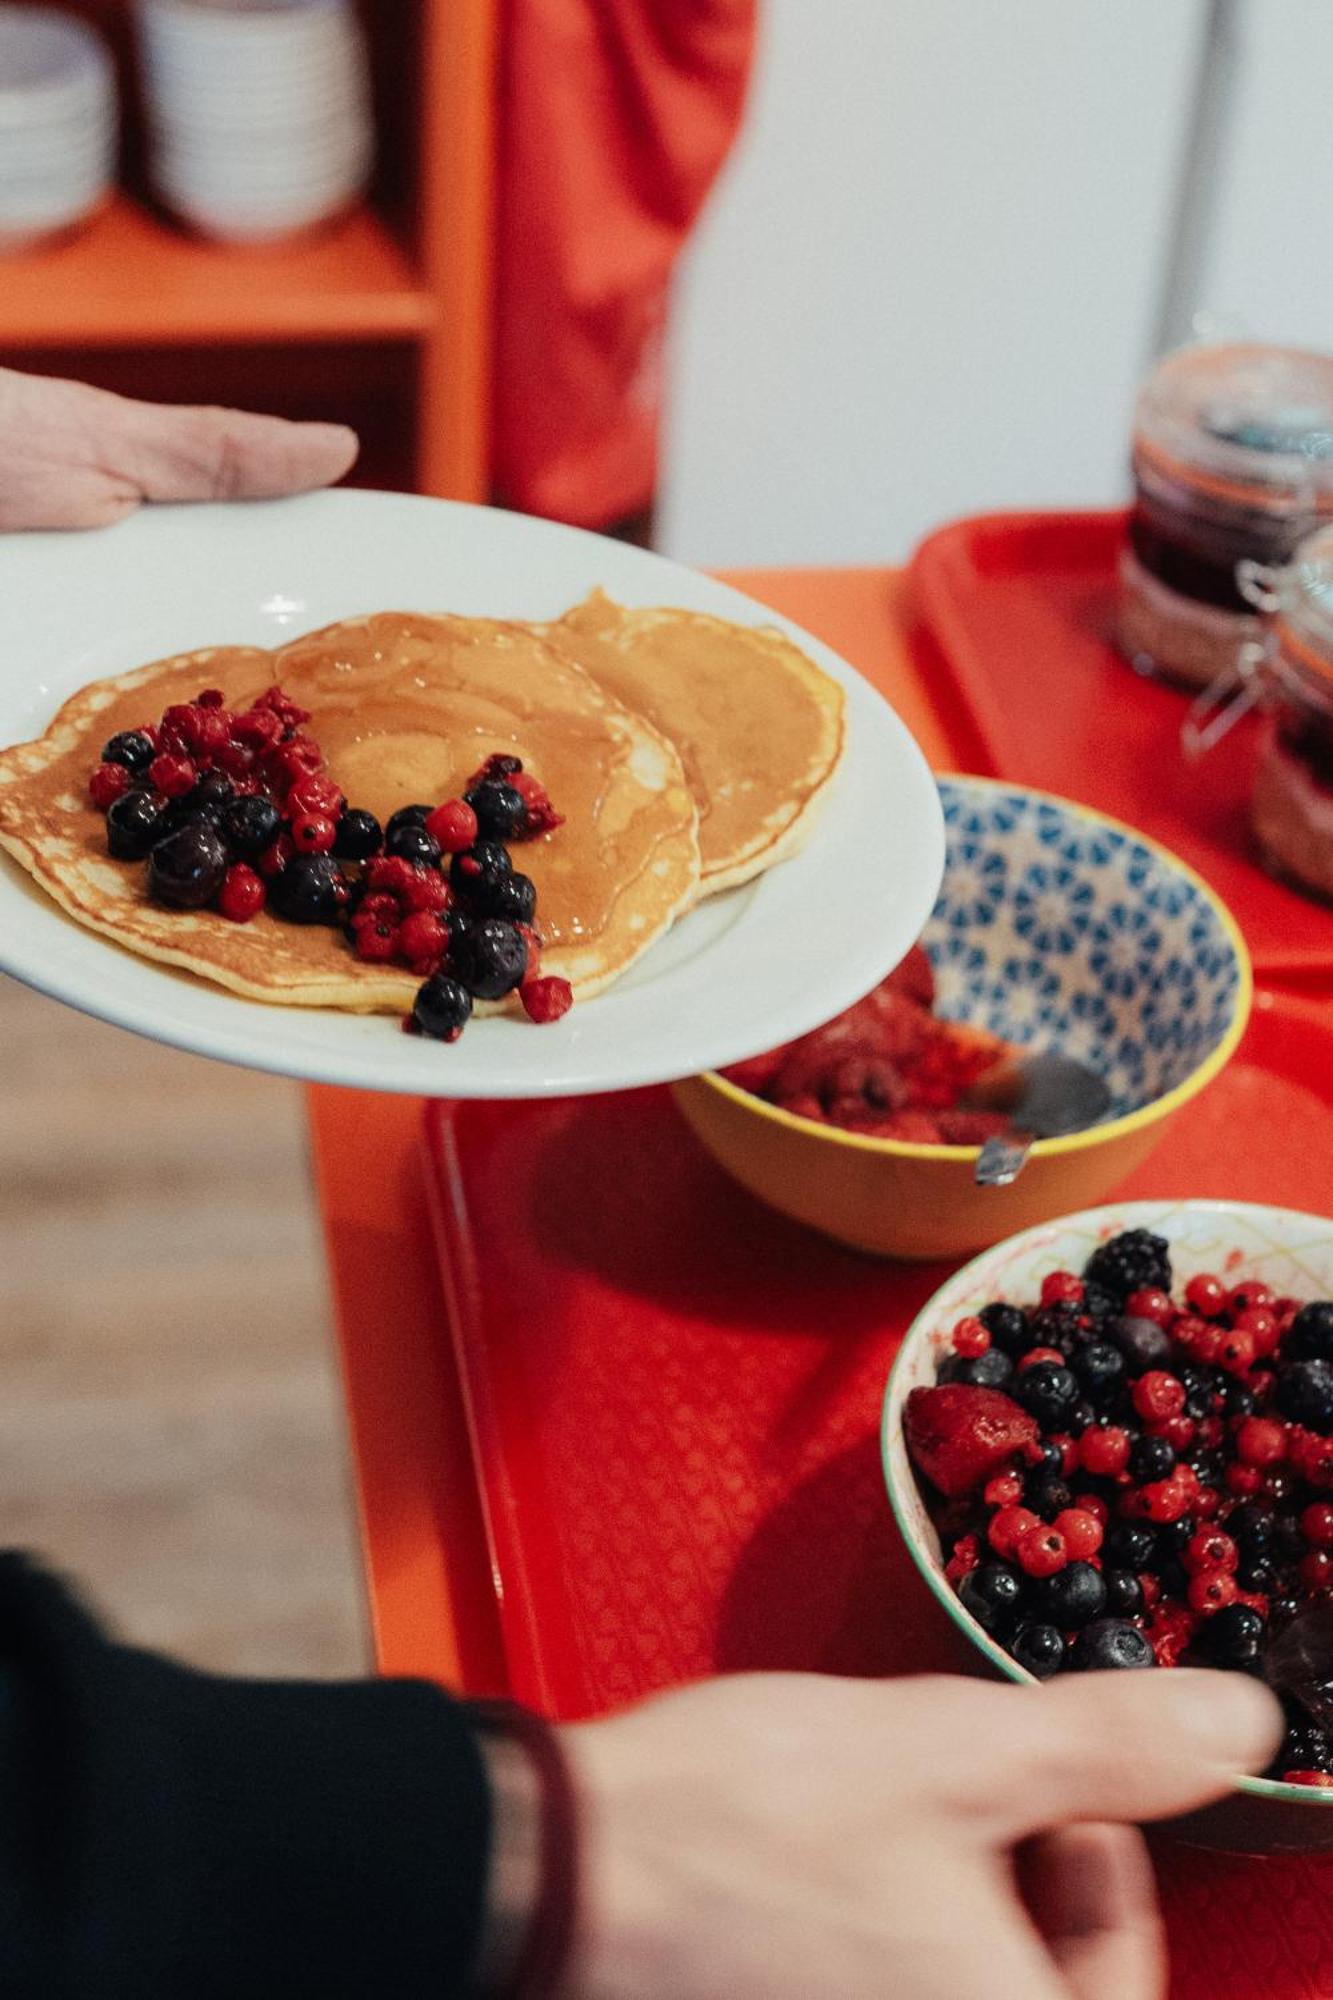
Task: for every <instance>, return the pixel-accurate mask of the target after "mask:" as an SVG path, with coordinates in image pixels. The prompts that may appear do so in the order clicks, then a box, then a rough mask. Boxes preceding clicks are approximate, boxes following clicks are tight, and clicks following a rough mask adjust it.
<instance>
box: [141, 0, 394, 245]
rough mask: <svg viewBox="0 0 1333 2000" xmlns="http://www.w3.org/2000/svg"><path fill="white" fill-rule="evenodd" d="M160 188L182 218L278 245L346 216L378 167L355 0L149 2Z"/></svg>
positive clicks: (144, 22) (148, 59) (148, 51)
mask: <svg viewBox="0 0 1333 2000" xmlns="http://www.w3.org/2000/svg"><path fill="white" fill-rule="evenodd" d="M139 22H140V28H141V32H142V49H143V61H144V72H145V82H146V89H147V100H148V115H149V123H150V129H151V134H152V171H153V180H154V184H155V186H156V188H157V191H158V193H159V195H160V196H161V197H162V199H163V200H164V201H165V202H166V203H167V204H168V206H169V207H171V208H172V209H174V210H175V212H176V213H177V214H178V215H180V216H181V217H182V218H183V219H184V220H186V221H187V222H189V223H191V224H192V225H193V227H195V228H196V229H199V230H202V231H203V232H204V233H205V234H207V235H210V236H216V237H220V238H223V239H225V240H226V241H229V242H248V243H259V242H269V241H273V240H276V239H278V238H281V237H284V236H290V235H294V234H297V233H299V232H300V231H302V230H305V229H310V228H313V227H314V226H315V225H316V224H318V223H321V222H325V221H327V220H328V219H329V218H330V217H332V216H335V215H337V214H338V213H339V212H340V211H341V210H342V209H344V208H345V207H346V206H347V204H348V203H349V202H350V201H351V200H352V199H353V198H354V197H355V196H356V195H357V194H358V193H359V192H360V191H361V189H362V188H363V187H364V185H365V182H366V177H367V175H368V173H369V171H370V164H371V157H372V151H373V136H374V135H373V129H372V125H371V117H370V104H369V86H368V77H367V69H366V57H365V48H364V45H363V42H362V38H361V32H360V29H359V26H358V24H357V19H356V15H355V12H354V10H353V7H352V6H351V4H350V0H140V8H139Z"/></svg>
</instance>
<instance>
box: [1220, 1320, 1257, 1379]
mask: <svg viewBox="0 0 1333 2000" xmlns="http://www.w3.org/2000/svg"><path fill="white" fill-rule="evenodd" d="M1217 1360H1218V1365H1219V1367H1222V1368H1225V1369H1226V1371H1227V1373H1228V1375H1248V1374H1249V1372H1250V1370H1251V1368H1253V1366H1254V1335H1253V1334H1252V1333H1247V1332H1246V1331H1245V1328H1244V1327H1240V1326H1237V1327H1233V1328H1232V1329H1231V1331H1230V1333H1224V1334H1223V1336H1222V1342H1221V1346H1220V1347H1219V1349H1218V1354H1217Z"/></svg>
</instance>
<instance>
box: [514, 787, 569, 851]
mask: <svg viewBox="0 0 1333 2000" xmlns="http://www.w3.org/2000/svg"><path fill="white" fill-rule="evenodd" d="M509 783H510V784H511V785H512V786H513V787H514V790H515V791H516V792H517V793H518V795H519V797H520V798H521V799H522V801H523V803H524V805H525V806H526V807H527V809H528V813H527V819H526V821H525V822H524V826H523V832H522V834H521V836H520V838H521V839H523V840H533V839H535V838H536V836H537V835H538V834H539V833H550V832H552V831H553V830H554V829H555V828H556V827H557V826H563V825H564V823H565V819H564V814H563V813H558V812H557V811H556V809H555V807H554V806H553V805H552V804H551V801H550V798H549V797H548V795H547V792H546V788H545V786H544V785H540V784H538V782H537V780H536V779H535V778H534V777H533V776H532V775H531V773H530V772H527V771H515V772H513V773H512V774H511V776H510V779H509Z"/></svg>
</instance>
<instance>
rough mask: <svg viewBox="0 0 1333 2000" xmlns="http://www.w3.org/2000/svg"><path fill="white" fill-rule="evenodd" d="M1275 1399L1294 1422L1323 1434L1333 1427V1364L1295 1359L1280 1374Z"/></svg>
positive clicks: (1285, 1415) (1282, 1410)
mask: <svg viewBox="0 0 1333 2000" xmlns="http://www.w3.org/2000/svg"><path fill="white" fill-rule="evenodd" d="M1276 1400H1277V1406H1278V1409H1279V1410H1280V1411H1281V1412H1282V1414H1283V1416H1284V1417H1288V1418H1289V1419H1290V1420H1291V1422H1292V1423H1294V1424H1303V1425H1304V1426H1305V1428H1306V1429H1307V1430H1311V1431H1319V1432H1320V1433H1321V1434H1326V1433H1327V1432H1329V1431H1333V1364H1330V1363H1329V1362H1327V1361H1293V1362H1292V1363H1291V1364H1290V1366H1288V1367H1286V1368H1283V1369H1282V1370H1281V1372H1280V1373H1279V1375H1278V1378H1277V1390H1276Z"/></svg>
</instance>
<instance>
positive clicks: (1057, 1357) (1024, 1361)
mask: <svg viewBox="0 0 1333 2000" xmlns="http://www.w3.org/2000/svg"><path fill="white" fill-rule="evenodd" d="M1039 1361H1054V1362H1055V1363H1057V1365H1058V1366H1059V1367H1061V1368H1063V1367H1064V1365H1065V1357H1064V1355H1063V1354H1061V1352H1060V1350H1059V1348H1058V1347H1029V1349H1028V1351H1027V1353H1026V1354H1024V1355H1020V1357H1019V1361H1018V1372H1019V1374H1020V1375H1021V1374H1022V1373H1023V1370H1024V1369H1025V1368H1035V1367H1036V1365H1037V1363H1038V1362H1039Z"/></svg>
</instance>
